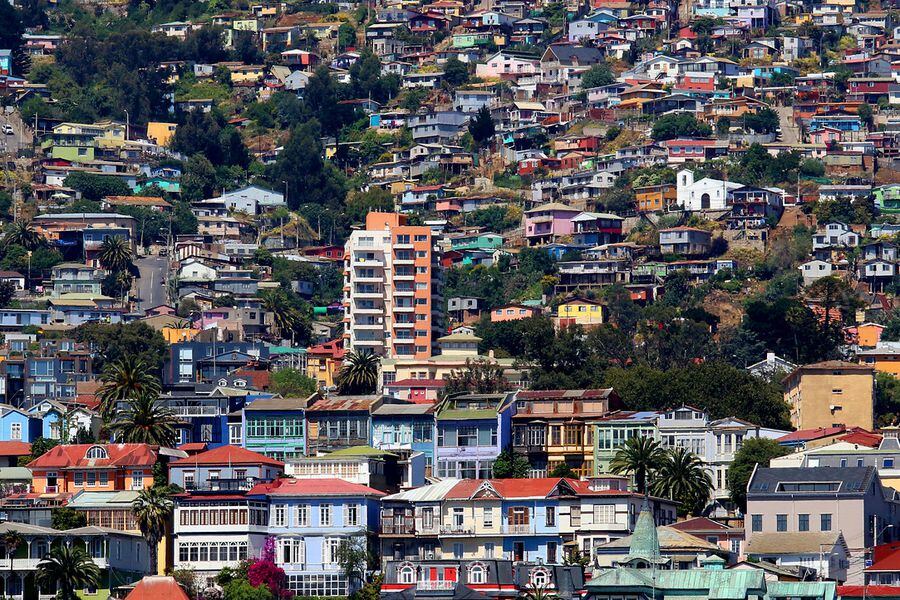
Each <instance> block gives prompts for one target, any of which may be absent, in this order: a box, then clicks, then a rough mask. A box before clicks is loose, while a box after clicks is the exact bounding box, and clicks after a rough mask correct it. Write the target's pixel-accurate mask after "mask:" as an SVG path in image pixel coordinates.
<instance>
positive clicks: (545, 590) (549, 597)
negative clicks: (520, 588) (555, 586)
mask: <svg viewBox="0 0 900 600" xmlns="http://www.w3.org/2000/svg"><path fill="white" fill-rule="evenodd" d="M522 598H523V600H559V594H557V593H556V592H554V591H553V590H551V589H550V587H549V586H546V585H530V586H528V588H527V590H526V592H525V594H523V596H522Z"/></svg>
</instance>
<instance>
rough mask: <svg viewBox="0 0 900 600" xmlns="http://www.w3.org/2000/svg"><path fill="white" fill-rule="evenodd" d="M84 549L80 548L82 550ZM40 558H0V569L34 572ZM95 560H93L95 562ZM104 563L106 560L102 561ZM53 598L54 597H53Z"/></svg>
mask: <svg viewBox="0 0 900 600" xmlns="http://www.w3.org/2000/svg"><path fill="white" fill-rule="evenodd" d="M83 549H84V548H82V550H83ZM41 560H43V559H40V558H14V559H12V560H10V559H8V558H5V557H4V558H0V569H3V570H4V571H34V570H35V569H37V566H38V563H40V562H41ZM96 560H97V559H95V561H96ZM103 560H104V561H105V560H106V559H103ZM54 597H55V596H54Z"/></svg>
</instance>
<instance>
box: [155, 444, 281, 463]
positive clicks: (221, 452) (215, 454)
mask: <svg viewBox="0 0 900 600" xmlns="http://www.w3.org/2000/svg"><path fill="white" fill-rule="evenodd" d="M200 464H203V465H271V466H275V467H283V466H284V463H283V462H281V461H280V460H275V459H274V458H269V457H268V456H265V455H263V454H259V453H258V452H253V451H252V450H247V449H246V448H241V447H240V446H219V447H218V448H213V449H212V450H207V451H206V452H201V453H199V454H195V455H193V456H188V457H187V458H181V459H178V460H176V461H173V462H172V463H171V466H187V465H200Z"/></svg>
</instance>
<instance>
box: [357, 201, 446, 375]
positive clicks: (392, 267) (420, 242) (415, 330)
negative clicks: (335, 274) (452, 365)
mask: <svg viewBox="0 0 900 600" xmlns="http://www.w3.org/2000/svg"><path fill="white" fill-rule="evenodd" d="M406 219H407V218H406V216H405V215H401V214H396V213H374V212H373V213H369V214H368V215H367V216H366V228H365V229H364V230H357V231H354V232H353V233H352V234H351V235H350V239H348V240H347V244H346V249H345V253H344V307H345V308H344V311H345V313H344V316H345V319H344V322H345V333H344V347H345V348H348V349H352V350H357V351H358V350H366V349H367V350H372V351H373V352H375V353H376V354H378V355H382V356H385V357H387V358H427V357H429V356H431V355H432V354H436V353H437V352H436V350H437V338H438V337H440V335H441V320H442V319H441V311H442V304H443V301H442V295H441V294H442V291H441V272H440V267H439V263H438V253H437V252H436V251H435V249H434V245H435V239H434V235H433V233H432V230H431V228H430V227H415V226H410V225H407V224H406V223H407V220H406Z"/></svg>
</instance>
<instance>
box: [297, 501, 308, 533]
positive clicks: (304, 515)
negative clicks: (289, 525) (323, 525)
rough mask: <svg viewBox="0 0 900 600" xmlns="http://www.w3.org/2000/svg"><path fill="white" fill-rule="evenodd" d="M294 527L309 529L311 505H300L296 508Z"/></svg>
mask: <svg viewBox="0 0 900 600" xmlns="http://www.w3.org/2000/svg"><path fill="white" fill-rule="evenodd" d="M294 526H295V527H309V505H308V504H298V505H297V506H295V507H294Z"/></svg>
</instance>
